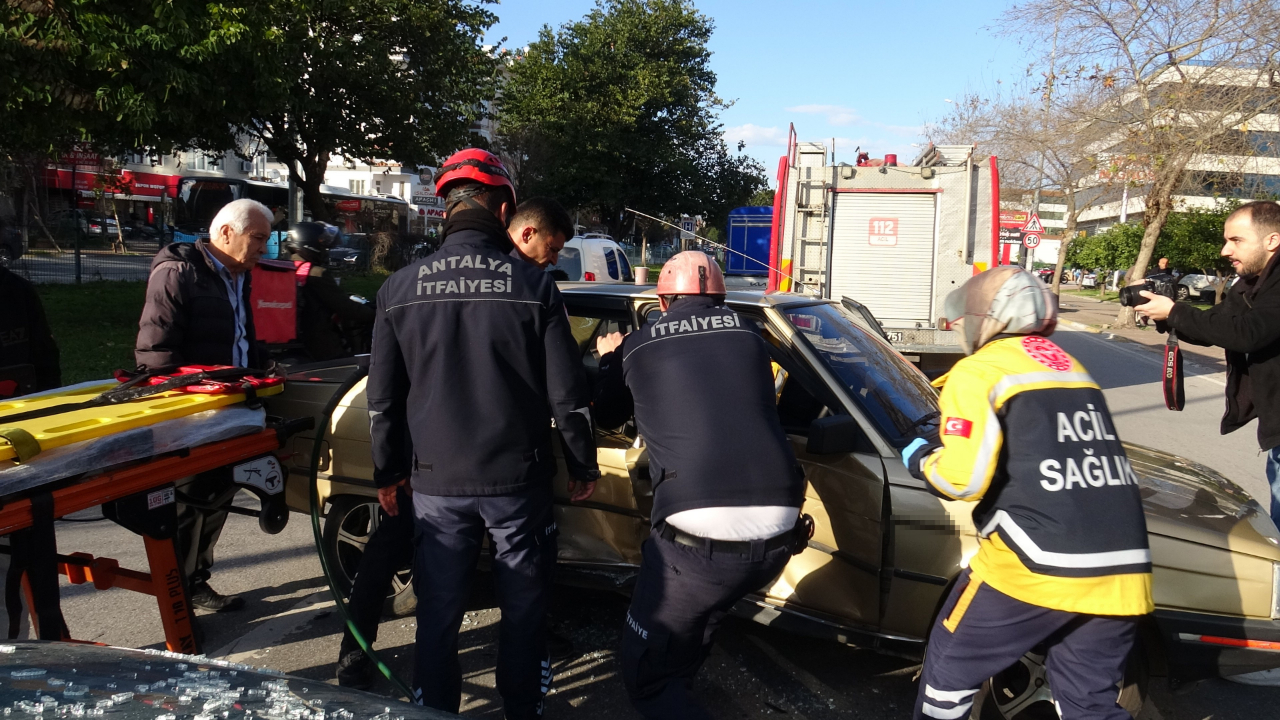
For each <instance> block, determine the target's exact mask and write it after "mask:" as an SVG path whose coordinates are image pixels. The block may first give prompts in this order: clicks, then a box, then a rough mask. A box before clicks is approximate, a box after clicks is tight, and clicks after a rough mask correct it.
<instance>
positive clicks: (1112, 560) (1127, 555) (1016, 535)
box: [979, 510, 1151, 570]
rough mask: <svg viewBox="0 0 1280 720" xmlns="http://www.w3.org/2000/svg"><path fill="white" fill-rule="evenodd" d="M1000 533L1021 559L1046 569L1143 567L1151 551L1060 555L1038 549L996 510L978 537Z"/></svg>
mask: <svg viewBox="0 0 1280 720" xmlns="http://www.w3.org/2000/svg"><path fill="white" fill-rule="evenodd" d="M997 527H998V528H1000V529H1001V530H1003V531H1004V534H1005V537H1006V538H1007V539H1008V540H1009V542H1011V543H1012V544H1013V545H1014V546H1015V547H1017V548H1018V550H1020V551H1021V552H1022V553H1023V554H1024V555H1026V556H1027V557H1028V558H1030V559H1031V561H1032V562H1034V563H1035V564H1037V565H1045V566H1048V567H1060V568H1070V569H1074V570H1079V569H1097V568H1108V567H1125V566H1127V565H1147V564H1150V563H1151V551H1150V550H1149V549H1147V548H1140V549H1133V550H1111V551H1108V552H1098V553H1060V552H1052V551H1049V550H1042V549H1040V546H1039V545H1036V543H1035V541H1034V540H1032V539H1031V536H1030V535H1028V534H1027V533H1026V531H1025V530H1023V529H1022V528H1020V527H1018V524H1017V523H1016V522H1014V521H1013V518H1012V517H1010V516H1009V513H1007V512H1005V511H1004V510H997V511H996V512H995V514H994V515H993V516H992V517H991V521H990V522H988V523H987V525H986V527H984V528H982V532H980V533H979V536H980V537H984V538H985V537H987V536H988V535H990V534H991V532H992V531H993V530H995V529H996V528H997Z"/></svg>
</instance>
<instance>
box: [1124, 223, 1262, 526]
mask: <svg viewBox="0 0 1280 720" xmlns="http://www.w3.org/2000/svg"><path fill="white" fill-rule="evenodd" d="M1222 235H1223V238H1224V240H1225V242H1224V244H1223V246H1222V256H1223V257H1225V258H1228V259H1230V260H1231V264H1232V265H1233V266H1234V267H1235V269H1236V273H1237V274H1238V275H1239V276H1240V280H1239V281H1238V282H1236V284H1235V285H1233V286H1232V287H1231V289H1229V290H1227V292H1226V293H1225V294H1224V295H1223V298H1222V303H1221V304H1219V305H1216V306H1214V307H1212V308H1210V309H1208V310H1198V309H1196V308H1194V307H1192V306H1190V305H1187V304H1184V303H1175V302H1173V301H1172V300H1170V299H1169V298H1166V297H1163V296H1160V295H1155V294H1153V293H1149V292H1145V291H1144V292H1143V293H1142V296H1143V297H1145V298H1147V300H1148V302H1147V303H1145V304H1143V305H1139V306H1138V307H1137V310H1138V311H1139V312H1141V313H1143V314H1145V315H1147V316H1148V317H1150V318H1151V319H1152V320H1156V321H1160V320H1164V321H1166V322H1167V323H1168V325H1169V328H1170V329H1172V330H1176V331H1177V332H1178V338H1179V339H1181V340H1185V341H1187V342H1189V343H1193V344H1196V345H1216V346H1218V347H1220V348H1223V349H1224V350H1226V351H1227V352H1226V355H1227V411H1226V414H1224V415H1223V416H1222V434H1223V435H1226V434H1227V433H1229V432H1232V431H1234V430H1237V429H1239V428H1241V427H1243V426H1244V425H1246V424H1247V423H1248V422H1249V421H1250V420H1252V419H1254V418H1257V419H1258V445H1259V447H1261V448H1262V449H1263V450H1266V451H1267V481H1268V482H1269V483H1270V485H1271V519H1272V520H1273V521H1275V522H1276V523H1277V524H1280V272H1277V271H1276V264H1277V259H1276V258H1277V255H1278V253H1277V250H1280V205H1278V204H1276V203H1274V202H1272V201H1270V200H1263V201H1259V202H1251V203H1246V204H1244V205H1241V206H1240V207H1239V208H1238V209H1237V210H1236V211H1235V212H1233V213H1231V215H1230V216H1229V217H1228V218H1227V222H1226V224H1225V225H1224V226H1223V229H1222Z"/></svg>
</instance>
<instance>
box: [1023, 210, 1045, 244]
mask: <svg viewBox="0 0 1280 720" xmlns="http://www.w3.org/2000/svg"><path fill="white" fill-rule="evenodd" d="M1022 232H1024V233H1032V234H1035V235H1039V234H1040V233H1042V232H1044V225H1041V224H1040V215H1039V213H1031V217H1029V218H1027V224H1026V225H1023V226H1022ZM1029 247H1035V246H1034V245H1030V246H1029Z"/></svg>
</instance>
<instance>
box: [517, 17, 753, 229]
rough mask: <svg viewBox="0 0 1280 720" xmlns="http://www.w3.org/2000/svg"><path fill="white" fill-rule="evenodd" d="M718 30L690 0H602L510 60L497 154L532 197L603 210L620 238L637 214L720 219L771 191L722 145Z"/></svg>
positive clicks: (746, 163)
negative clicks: (713, 42)
mask: <svg viewBox="0 0 1280 720" xmlns="http://www.w3.org/2000/svg"><path fill="white" fill-rule="evenodd" d="M712 29H713V25H712V23H711V21H710V20H709V19H708V18H707V17H706V16H704V15H702V14H701V13H700V12H698V11H697V9H695V8H694V6H693V4H692V3H691V2H689V0H598V2H597V4H596V7H595V9H594V10H592V11H591V12H590V13H588V14H587V16H586V17H585V18H583V19H582V20H580V21H578V22H575V23H570V24H566V25H564V26H562V27H561V28H559V30H553V29H552V28H550V27H543V28H542V30H541V32H540V33H539V35H538V39H537V40H536V41H535V42H533V43H532V44H530V45H529V47H528V49H527V51H524V52H522V53H520V54H518V55H515V56H512V57H511V58H510V61H509V63H508V69H507V72H508V75H507V78H506V82H505V84H504V85H503V88H502V94H501V97H500V98H499V101H498V113H497V114H498V120H499V123H498V128H499V139H498V140H499V149H500V150H501V152H502V153H503V154H504V155H505V156H508V157H510V158H512V163H513V166H515V167H516V168H517V182H518V184H519V189H520V192H521V193H523V194H545V195H551V196H553V197H556V198H558V199H559V200H560V201H561V202H563V203H564V204H565V205H567V206H572V207H582V208H590V209H592V210H595V211H597V212H598V214H599V216H600V217H601V219H602V220H603V221H605V222H606V223H608V225H609V227H610V230H611V232H613V233H614V234H615V235H616V234H618V232H619V231H620V230H621V228H622V227H623V223H624V216H623V209H624V208H625V207H628V206H632V207H636V208H637V209H642V210H644V211H645V212H649V213H651V214H654V215H665V216H679V215H680V214H682V213H687V214H702V215H704V216H705V217H707V218H709V219H716V218H720V217H722V216H724V215H726V214H727V212H728V210H729V209H731V208H732V207H733V206H735V205H739V204H742V203H744V202H746V201H747V200H748V199H749V198H750V197H751V195H752V194H754V193H755V192H756V191H757V190H759V189H761V188H763V187H764V186H765V184H766V181H765V175H764V168H763V167H761V166H760V165H759V164H758V163H755V162H754V161H752V160H750V159H749V158H747V157H746V156H742V155H738V156H735V155H732V154H730V152H729V150H728V148H727V147H726V146H725V144H724V141H723V139H722V137H721V126H720V124H719V121H718V116H717V113H718V111H719V110H720V109H721V108H723V107H725V106H726V104H725V103H724V102H723V101H722V100H721V99H720V98H719V97H717V96H716V94H715V83H716V76H715V73H713V72H712V71H711V67H710V60H711V52H710V50H708V49H707V42H708V40H709V38H710V37H711V32H712Z"/></svg>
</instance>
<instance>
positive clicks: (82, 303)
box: [36, 273, 387, 385]
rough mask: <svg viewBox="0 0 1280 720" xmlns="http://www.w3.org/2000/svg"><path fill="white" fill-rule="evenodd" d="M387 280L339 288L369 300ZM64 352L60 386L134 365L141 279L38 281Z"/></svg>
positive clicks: (374, 278)
mask: <svg viewBox="0 0 1280 720" xmlns="http://www.w3.org/2000/svg"><path fill="white" fill-rule="evenodd" d="M386 279H387V276H386V275H382V274H379V273H364V274H360V275H349V276H345V277H343V278H342V289H343V290H345V291H346V292H348V293H350V294H352V295H363V296H364V297H366V298H368V299H369V300H370V301H372V300H373V298H374V296H375V295H377V294H378V288H380V287H382V283H383V282H385V281H386ZM36 291H37V292H38V293H39V294H40V301H41V302H43V303H44V312H45V315H46V316H47V317H48V318H49V325H50V327H52V328H53V337H54V339H55V340H57V342H58V350H59V351H60V354H61V356H62V384H63V385H70V384H72V383H78V382H83V381H85V380H101V379H104V378H109V377H111V373H112V372H114V371H115V370H118V369H120V368H130V369H131V368H133V367H134V361H133V343H134V340H136V339H137V337H138V318H140V317H142V305H143V302H144V301H145V300H146V292H147V284H146V283H144V282H91V283H84V284H82V285H72V284H67V285H62V284H57V283H49V284H41V285H36Z"/></svg>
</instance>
